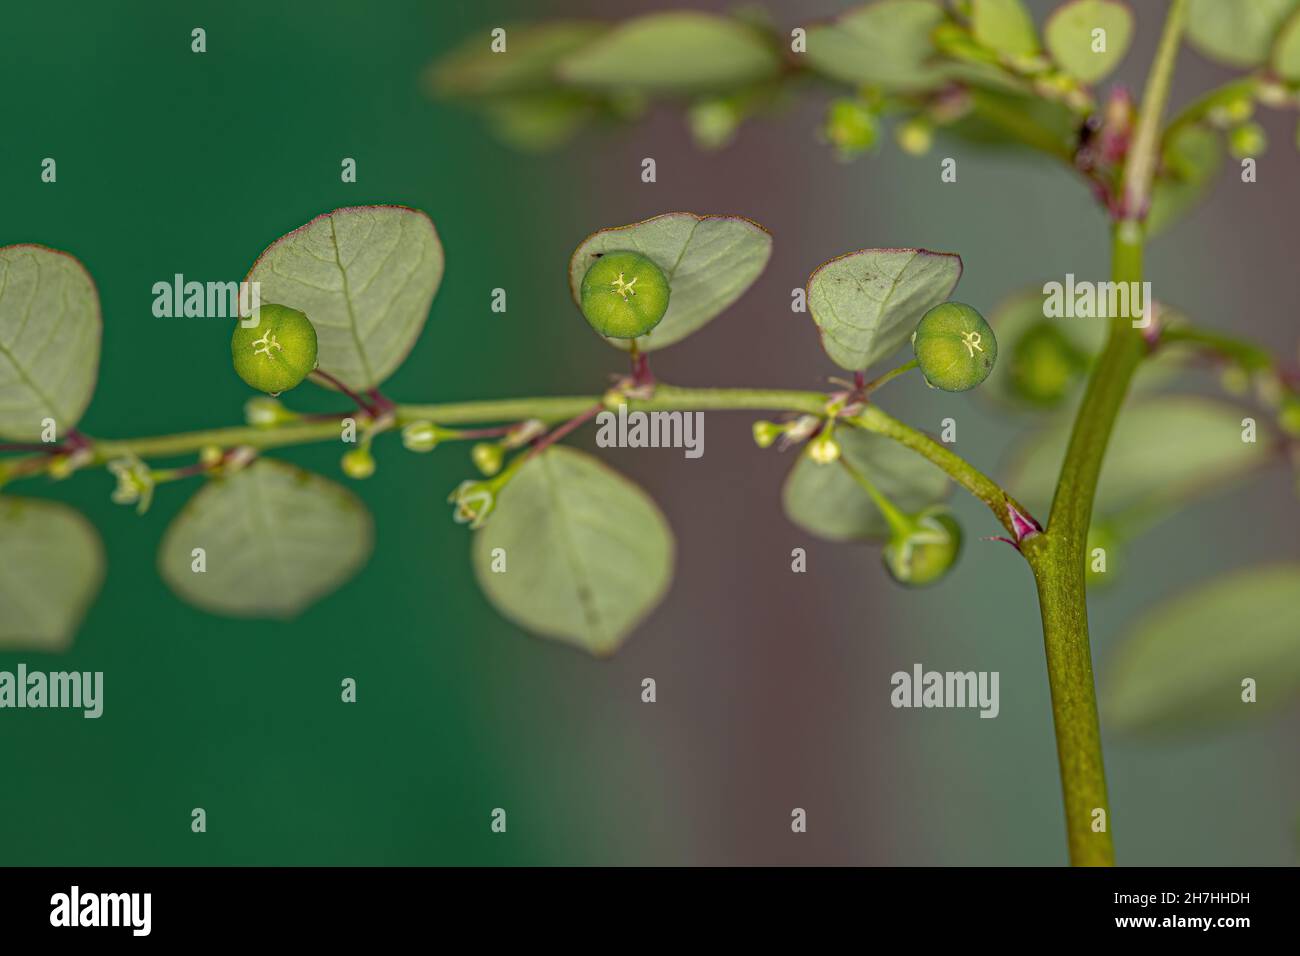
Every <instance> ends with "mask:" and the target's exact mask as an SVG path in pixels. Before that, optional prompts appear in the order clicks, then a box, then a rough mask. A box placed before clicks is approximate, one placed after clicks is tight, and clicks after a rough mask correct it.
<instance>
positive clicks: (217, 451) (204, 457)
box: [199, 445, 226, 468]
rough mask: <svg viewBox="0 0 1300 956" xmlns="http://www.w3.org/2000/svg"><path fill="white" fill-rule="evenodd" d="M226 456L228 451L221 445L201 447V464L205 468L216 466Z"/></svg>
mask: <svg viewBox="0 0 1300 956" xmlns="http://www.w3.org/2000/svg"><path fill="white" fill-rule="evenodd" d="M225 457H226V453H225V452H224V451H222V450H221V446H220V445H204V446H203V447H202V448H200V449H199V464H201V465H202V466H203V467H204V468H214V467H216V466H217V465H219V464H221V460H222V459H223V458H225Z"/></svg>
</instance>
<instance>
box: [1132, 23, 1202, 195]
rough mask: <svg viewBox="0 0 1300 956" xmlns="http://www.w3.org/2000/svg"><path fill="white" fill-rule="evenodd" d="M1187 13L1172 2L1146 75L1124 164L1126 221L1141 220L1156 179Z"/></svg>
mask: <svg viewBox="0 0 1300 956" xmlns="http://www.w3.org/2000/svg"><path fill="white" fill-rule="evenodd" d="M1186 13H1187V2H1186V0H1172V2H1171V3H1170V5H1169V14H1168V16H1166V17H1165V29H1164V33H1163V34H1161V37H1160V46H1159V47H1158V48H1157V49H1156V58H1155V60H1153V61H1152V63H1151V70H1150V72H1148V73H1147V84H1146V88H1145V89H1144V90H1143V91H1142V103H1141V105H1140V107H1139V109H1140V110H1141V112H1140V114H1139V116H1138V124H1137V131H1136V132H1135V133H1134V134H1133V145H1132V147H1130V149H1129V154H1128V160H1127V162H1126V163H1125V164H1124V213H1125V216H1126V218H1130V219H1135V220H1136V219H1140V218H1142V217H1144V216H1145V215H1146V209H1147V205H1148V203H1149V202H1150V199H1151V181H1152V180H1153V179H1154V178H1155V174H1156V167H1157V166H1158V165H1159V163H1160V122H1161V119H1162V118H1163V116H1164V111H1165V101H1166V100H1168V99H1169V85H1170V83H1171V82H1172V81H1173V78H1174V62H1175V60H1177V58H1178V45H1179V43H1180V42H1181V41H1182V35H1183V20H1184V18H1185V16H1186Z"/></svg>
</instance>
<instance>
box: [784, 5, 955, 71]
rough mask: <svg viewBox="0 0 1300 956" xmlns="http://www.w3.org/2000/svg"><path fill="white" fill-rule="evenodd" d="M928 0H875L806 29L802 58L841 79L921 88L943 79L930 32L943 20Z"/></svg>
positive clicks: (935, 7) (936, 8) (935, 6)
mask: <svg viewBox="0 0 1300 956" xmlns="http://www.w3.org/2000/svg"><path fill="white" fill-rule="evenodd" d="M945 17H946V15H945V13H944V11H943V8H942V7H941V6H940V5H939V4H938V3H935V2H933V0H876V2H875V3H868V4H867V5H866V6H862V7H857V8H855V9H853V10H849V11H847V12H846V13H844V14H843V15H842V16H840V18H839V19H838V20H836V21H834V22H833V23H828V24H817V25H814V26H810V27H809V28H808V53H807V57H808V62H809V63H811V64H812V67H813V69H814V70H817V71H819V72H821V73H825V74H826V75H827V76H829V77H831V78H833V79H836V80H839V81H840V82H842V83H852V84H857V85H880V86H884V87H887V88H889V89H894V90H908V91H911V90H924V89H931V88H933V87H937V86H939V85H940V84H942V83H943V82H944V80H945V79H947V75H948V74H947V70H946V67H945V66H943V65H934V64H933V63H932V62H931V60H932V59H933V58H934V56H935V49H934V44H933V43H931V41H930V32H931V31H932V30H933V29H934V28H935V27H936V26H937V25H938V24H939V23H941V22H942V21H943V20H944V19H945Z"/></svg>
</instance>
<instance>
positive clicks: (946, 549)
mask: <svg viewBox="0 0 1300 956" xmlns="http://www.w3.org/2000/svg"><path fill="white" fill-rule="evenodd" d="M961 542H962V532H961V525H959V524H958V523H957V519H956V518H954V517H953V516H952V515H951V514H949V513H948V512H947V511H946V510H945V509H943V508H941V507H936V508H927V509H926V510H925V511H922V512H921V513H920V514H918V515H916V516H915V517H914V518H913V519H912V521H911V528H910V530H908V531H907V532H906V533H896V534H894V536H893V537H891V538H890V539H889V542H888V544H886V545H885V551H884V554H883V555H882V557H883V560H884V563H885V570H887V571H888V572H889V575H890V577H892V578H893V579H894V580H895V581H897V582H898V583H899V584H905V585H907V586H908V587H924V586H925V585H927V584H933V583H934V582H935V581H938V580H939V579H940V578H942V577H943V576H944V575H945V574H947V573H948V571H949V570H951V568H952V566H953V565H954V564H956V563H957V556H958V555H959V554H960V553H961Z"/></svg>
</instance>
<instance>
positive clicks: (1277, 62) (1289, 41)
mask: <svg viewBox="0 0 1300 956" xmlns="http://www.w3.org/2000/svg"><path fill="white" fill-rule="evenodd" d="M1271 62H1272V65H1273V72H1275V73H1276V74H1277V75H1278V76H1280V77H1281V78H1282V79H1284V80H1286V81H1287V82H1288V83H1300V12H1296V13H1295V14H1293V15H1292V16H1291V19H1289V20H1287V21H1286V24H1285V25H1284V26H1283V27H1282V30H1281V32H1279V33H1278V35H1277V42H1276V43H1275V44H1274V45H1273V55H1272V58H1271Z"/></svg>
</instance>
